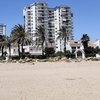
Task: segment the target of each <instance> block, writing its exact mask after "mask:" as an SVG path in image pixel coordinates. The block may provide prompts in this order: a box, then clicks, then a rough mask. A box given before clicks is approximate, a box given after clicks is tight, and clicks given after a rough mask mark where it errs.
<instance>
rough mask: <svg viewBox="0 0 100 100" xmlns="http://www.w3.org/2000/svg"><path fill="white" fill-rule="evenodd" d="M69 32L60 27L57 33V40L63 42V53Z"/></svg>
mask: <svg viewBox="0 0 100 100" xmlns="http://www.w3.org/2000/svg"><path fill="white" fill-rule="evenodd" d="M69 34H70V33H69V31H67V30H66V27H64V26H62V27H61V28H60V30H59V32H58V37H57V39H62V40H63V41H64V53H66V44H67V41H68V40H69Z"/></svg>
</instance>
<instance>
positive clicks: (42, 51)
mask: <svg viewBox="0 0 100 100" xmlns="http://www.w3.org/2000/svg"><path fill="white" fill-rule="evenodd" d="M43 44H44V43H43V42H42V55H44V46H43Z"/></svg>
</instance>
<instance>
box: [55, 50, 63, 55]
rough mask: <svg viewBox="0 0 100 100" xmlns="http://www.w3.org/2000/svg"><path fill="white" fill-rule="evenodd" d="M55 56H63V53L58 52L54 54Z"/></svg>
mask: <svg viewBox="0 0 100 100" xmlns="http://www.w3.org/2000/svg"><path fill="white" fill-rule="evenodd" d="M55 55H56V56H64V55H65V54H64V52H62V51H58V52H56V54H55Z"/></svg>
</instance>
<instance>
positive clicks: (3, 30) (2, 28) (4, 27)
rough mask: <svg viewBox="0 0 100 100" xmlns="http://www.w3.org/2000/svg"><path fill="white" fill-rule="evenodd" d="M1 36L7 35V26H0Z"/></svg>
mask: <svg viewBox="0 0 100 100" xmlns="http://www.w3.org/2000/svg"><path fill="white" fill-rule="evenodd" d="M0 35H6V25H4V24H0Z"/></svg>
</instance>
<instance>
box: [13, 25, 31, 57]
mask: <svg viewBox="0 0 100 100" xmlns="http://www.w3.org/2000/svg"><path fill="white" fill-rule="evenodd" d="M11 38H13V40H15V42H17V44H18V53H19V57H22V58H23V54H24V49H23V46H24V45H26V44H30V43H31V41H32V38H31V35H30V34H29V33H26V32H25V28H24V27H23V26H22V25H20V24H18V25H15V26H14V28H13V29H12V32H11ZM20 46H21V52H22V55H21V53H20Z"/></svg>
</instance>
